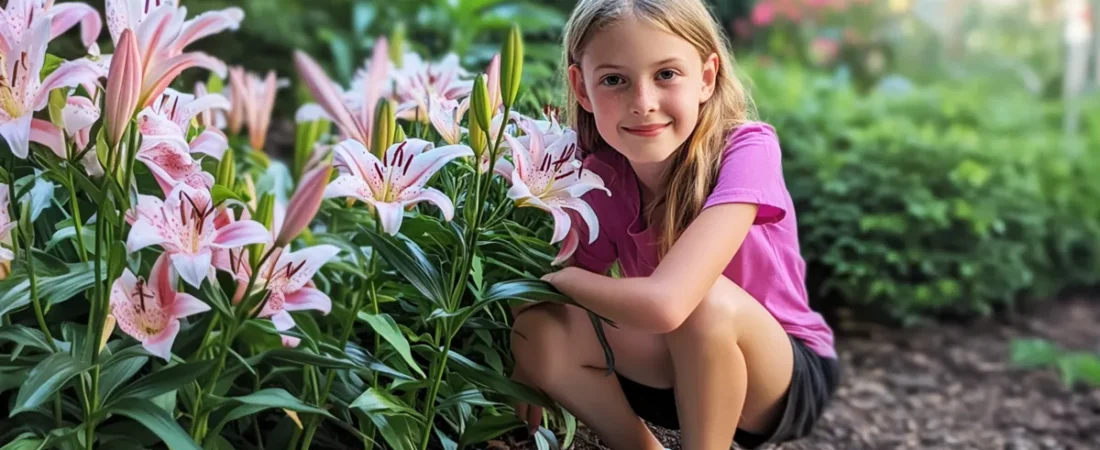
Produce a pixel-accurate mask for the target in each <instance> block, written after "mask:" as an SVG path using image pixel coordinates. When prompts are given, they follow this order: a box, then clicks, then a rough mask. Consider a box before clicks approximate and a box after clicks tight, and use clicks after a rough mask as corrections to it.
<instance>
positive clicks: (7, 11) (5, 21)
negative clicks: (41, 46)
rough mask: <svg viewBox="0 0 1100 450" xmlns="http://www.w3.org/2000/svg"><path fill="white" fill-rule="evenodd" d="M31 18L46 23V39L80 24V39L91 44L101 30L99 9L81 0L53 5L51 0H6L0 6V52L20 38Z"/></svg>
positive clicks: (15, 43) (16, 42)
mask: <svg viewBox="0 0 1100 450" xmlns="http://www.w3.org/2000/svg"><path fill="white" fill-rule="evenodd" d="M35 19H39V20H44V21H46V22H49V23H50V34H49V40H53V39H54V38H56V37H58V36H60V35H61V34H62V33H64V32H66V31H68V30H69V29H70V28H72V27H74V26H76V24H78V23H79V24H80V40H81V41H82V43H83V44H84V46H85V47H91V46H92V45H93V44H95V40H96V38H97V37H99V32H100V30H102V29H103V21H102V20H101V19H100V18H99V12H97V11H96V10H95V8H93V7H92V6H91V5H89V4H87V3H81V2H66V3H58V4H54V2H53V0H10V1H8V6H7V7H6V8H4V9H0V54H8V53H10V52H11V50H12V49H13V48H15V47H16V46H17V45H18V44H19V43H20V42H22V41H23V38H24V36H25V35H26V33H27V31H28V30H30V28H31V26H32V24H33V23H34V21H35Z"/></svg>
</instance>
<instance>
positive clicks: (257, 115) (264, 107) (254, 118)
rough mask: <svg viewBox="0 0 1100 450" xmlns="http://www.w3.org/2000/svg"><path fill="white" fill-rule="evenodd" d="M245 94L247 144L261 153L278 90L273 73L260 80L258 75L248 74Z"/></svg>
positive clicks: (268, 73)
mask: <svg viewBox="0 0 1100 450" xmlns="http://www.w3.org/2000/svg"><path fill="white" fill-rule="evenodd" d="M246 86H247V87H248V90H247V91H246V92H245V99H246V100H245V111H246V112H247V116H248V118H247V121H248V144H249V145H251V146H252V149H254V150H256V151H261V152H262V151H263V149H264V141H265V140H267V129H268V127H269V126H270V125H271V111H272V110H273V109H274V108H275V91H276V90H278V89H279V85H278V84H277V80H275V72H274V71H271V70H269V71H268V72H267V75H266V76H265V77H264V78H263V79H262V80H261V79H260V76H259V75H256V74H254V73H249V74H248V82H247V84H246Z"/></svg>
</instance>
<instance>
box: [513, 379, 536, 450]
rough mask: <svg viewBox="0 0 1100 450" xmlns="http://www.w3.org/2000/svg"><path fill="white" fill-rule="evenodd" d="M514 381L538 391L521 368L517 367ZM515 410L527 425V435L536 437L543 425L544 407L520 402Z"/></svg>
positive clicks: (517, 415)
mask: <svg viewBox="0 0 1100 450" xmlns="http://www.w3.org/2000/svg"><path fill="white" fill-rule="evenodd" d="M512 381H515V382H517V383H520V384H522V385H524V386H527V387H530V388H532V389H537V388H536V387H535V386H533V385H532V384H531V382H530V380H528V379H527V376H526V375H525V374H524V373H523V369H522V368H521V367H519V366H516V368H515V370H513V371H512ZM515 408H516V417H519V420H522V421H524V422H526V423H527V435H528V436H531V435H534V434H535V432H536V431H538V429H539V426H541V424H542V406H539V405H530V404H527V403H523V402H520V403H517V404H516V405H515Z"/></svg>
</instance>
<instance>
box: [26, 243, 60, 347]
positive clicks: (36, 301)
mask: <svg viewBox="0 0 1100 450" xmlns="http://www.w3.org/2000/svg"><path fill="white" fill-rule="evenodd" d="M20 234H22V235H23V237H24V240H23V241H24V248H23V252H24V254H25V255H26V256H27V279H28V280H29V281H30V284H31V305H32V306H33V307H34V318H35V320H37V321H38V328H40V329H41V330H42V334H45V335H46V343H47V344H49V346H50V350H51V351H53V352H55V353H56V352H57V345H56V344H54V342H53V335H51V334H50V328H49V327H48V326H46V316H45V314H43V313H42V299H40V298H38V276H37V274H36V273H35V270H34V258H33V257H32V256H31V249H32V248H34V243H33V242H31V239H30V236H27V234H26V233H24V232H23V230H20Z"/></svg>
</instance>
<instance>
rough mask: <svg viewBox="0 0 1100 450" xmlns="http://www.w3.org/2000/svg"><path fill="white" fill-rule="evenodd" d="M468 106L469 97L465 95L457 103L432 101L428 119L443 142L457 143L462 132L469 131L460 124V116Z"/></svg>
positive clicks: (464, 113)
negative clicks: (449, 103)
mask: <svg viewBox="0 0 1100 450" xmlns="http://www.w3.org/2000/svg"><path fill="white" fill-rule="evenodd" d="M469 108H470V97H466V98H465V99H464V100H462V103H459V104H452V105H448V104H445V103H432V105H431V114H429V115H428V119H429V120H430V121H431V122H432V126H433V127H434V128H435V131H437V132H439V135H440V137H442V138H443V141H444V142H446V143H448V144H451V145H455V144H458V143H459V141H460V140H461V139H462V135H463V134H464V133H468V132H469V130H467V129H466V127H464V126H462V125H461V123H462V117H463V116H465V115H466V111H467V110H469Z"/></svg>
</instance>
